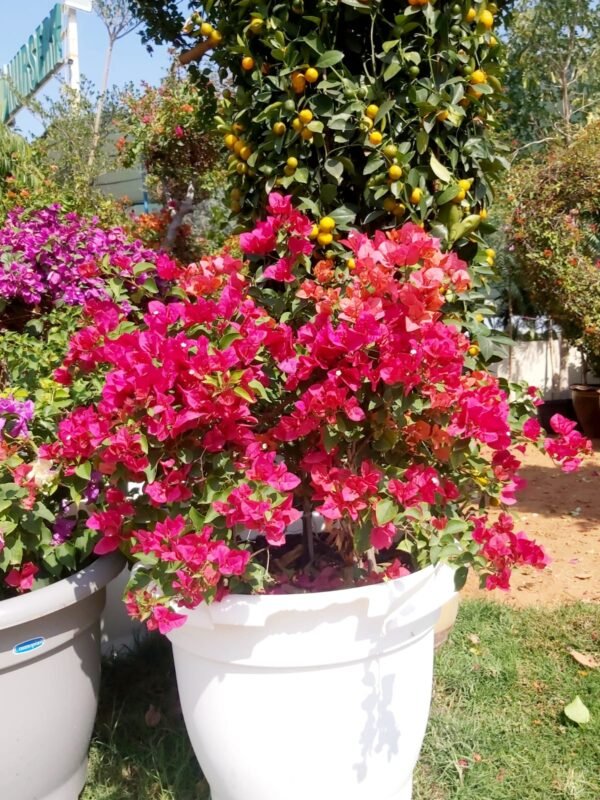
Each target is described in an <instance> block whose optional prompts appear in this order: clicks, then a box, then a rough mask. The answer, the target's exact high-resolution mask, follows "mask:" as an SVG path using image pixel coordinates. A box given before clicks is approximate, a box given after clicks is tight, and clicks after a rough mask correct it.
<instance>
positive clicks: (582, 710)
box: [564, 695, 592, 725]
mask: <svg viewBox="0 0 600 800" xmlns="http://www.w3.org/2000/svg"><path fill="white" fill-rule="evenodd" d="M564 712H565V716H566V717H567V718H568V719H570V720H571V722H575V723H576V724H577V725H587V724H588V722H589V721H590V720H591V718H592V717H591V714H590V712H589V709H588V708H587V706H586V705H585V704H584V702H583V700H582V699H581V697H579V695H577V697H576V698H575V699H574V700H573V701H572V702H571V703H569V704H568V705H566V706H565V708H564Z"/></svg>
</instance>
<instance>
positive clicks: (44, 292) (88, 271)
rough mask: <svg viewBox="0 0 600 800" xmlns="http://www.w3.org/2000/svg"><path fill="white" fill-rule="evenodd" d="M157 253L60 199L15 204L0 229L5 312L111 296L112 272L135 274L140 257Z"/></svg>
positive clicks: (0, 303) (0, 293) (0, 299)
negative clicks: (37, 205)
mask: <svg viewBox="0 0 600 800" xmlns="http://www.w3.org/2000/svg"><path fill="white" fill-rule="evenodd" d="M158 257H160V256H158ZM156 259H157V254H156V253H155V252H154V251H152V250H149V249H147V248H144V246H143V245H142V243H141V242H140V241H131V240H130V239H129V237H128V236H127V233H126V232H125V231H124V230H123V229H122V228H110V229H104V228H102V227H100V226H99V224H98V220H96V219H94V218H91V219H86V218H85V217H81V216H79V215H78V214H75V213H72V212H71V213H63V211H62V210H61V207H60V206H59V205H53V206H49V207H48V208H44V209H41V210H38V211H33V212H28V211H25V210H23V209H16V210H15V211H11V212H10V213H9V214H8V216H7V219H6V222H5V224H4V226H3V227H2V228H1V229H0V313H3V312H4V314H3V315H4V316H6V315H8V317H10V315H11V313H12V312H11V309H10V306H11V305H14V304H20V305H23V306H29V307H32V306H36V307H37V306H40V307H41V308H42V309H45V310H48V309H49V308H51V307H52V306H54V305H56V303H58V302H63V303H65V304H66V305H71V306H80V305H82V304H83V303H85V302H86V301H87V300H106V299H107V298H108V297H109V291H108V282H109V280H110V279H111V278H114V277H117V276H120V277H124V276H129V277H130V278H135V276H136V274H137V273H135V272H134V270H135V268H136V267H137V266H138V265H139V264H140V263H144V262H148V261H151V262H155V261H156ZM146 266H147V267H148V268H150V265H148V264H146ZM142 282H143V280H142ZM7 309H8V310H7Z"/></svg>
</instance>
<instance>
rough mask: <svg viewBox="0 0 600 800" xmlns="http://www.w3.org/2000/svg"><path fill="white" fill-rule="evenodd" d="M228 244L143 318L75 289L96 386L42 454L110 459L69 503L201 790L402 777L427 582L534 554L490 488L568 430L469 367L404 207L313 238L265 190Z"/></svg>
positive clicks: (91, 469) (425, 689) (571, 438)
mask: <svg viewBox="0 0 600 800" xmlns="http://www.w3.org/2000/svg"><path fill="white" fill-rule="evenodd" d="M332 222H333V221H330V220H329V219H328V218H325V219H324V220H321V221H320V224H321V227H324V226H329V227H331V225H332ZM240 243H241V247H242V249H243V251H244V252H245V254H246V257H245V258H244V259H243V260H238V259H234V258H232V257H231V256H228V255H227V254H223V255H220V256H216V257H211V258H204V259H202V260H200V261H199V262H198V263H197V264H192V265H189V266H187V267H179V268H173V269H172V270H171V272H170V274H169V277H170V278H171V279H172V281H173V288H172V293H171V296H170V297H168V298H166V301H165V300H164V299H163V300H154V301H151V302H149V304H148V306H147V310H146V313H145V314H144V316H143V320H141V321H140V320H132V319H131V317H130V316H128V315H127V313H126V311H125V310H124V309H123V308H120V309H119V308H118V307H117V306H116V305H115V306H113V307H111V308H110V309H109V308H107V307H103V308H101V309H100V308H96V309H91V311H92V316H91V319H90V326H91V328H90V330H92V331H94V336H93V337H89V336H86V335H85V332H84V333H83V334H82V336H81V339H80V340H79V342H75V343H72V346H71V349H70V353H69V358H68V364H67V368H68V369H67V370H63V371H62V372H61V380H63V381H65V382H68V381H69V380H77V379H78V376H79V374H80V371H81V369H83V370H84V371H86V370H89V369H90V364H93V365H94V369H96V370H99V371H100V372H101V374H102V375H103V387H102V391H101V397H100V400H99V401H98V402H96V403H91V404H88V405H85V406H81V407H78V408H76V409H74V410H72V411H71V412H70V413H69V415H68V416H67V417H66V418H65V419H64V420H63V421H62V422H61V423H60V425H59V430H58V438H57V440H56V441H55V442H54V443H52V444H49V445H47V446H45V447H44V448H43V450H42V457H43V458H44V459H46V460H48V461H49V462H51V463H52V464H53V465H55V468H56V469H58V470H60V471H61V474H64V475H71V476H72V475H76V476H81V477H80V479H81V480H84V479H86V477H87V480H89V481H91V480H93V477H92V476H94V475H103V476H105V478H106V480H105V481H104V482H103V484H102V486H101V487H100V492H99V495H98V497H97V498H96V500H95V501H94V509H93V512H92V513H91V515H90V516H89V517H88V519H87V526H88V529H91V530H93V531H95V532H98V534H99V538H98V540H97V544H96V545H95V549H96V552H98V553H109V552H113V551H114V552H116V551H118V550H120V551H121V552H123V553H124V554H126V555H127V557H128V558H129V559H130V560H131V561H132V562H133V563H134V565H135V566H134V569H133V572H132V577H131V580H130V584H129V589H128V593H127V597H126V602H127V606H128V608H129V611H130V613H131V614H132V615H134V616H135V617H137V618H139V619H141V620H143V621H145V622H146V624H147V625H148V627H149V628H150V629H158V630H159V631H161V632H162V633H164V634H166V635H167V636H168V637H169V638H170V639H171V641H172V643H173V648H174V655H175V663H176V668H177V681H178V687H179V692H180V696H181V702H182V707H183V712H184V716H185V720H186V725H187V729H188V732H189V735H190V738H191V741H192V744H193V746H194V749H195V752H196V754H197V756H198V759H199V761H200V764H201V767H202V769H203V771H204V773H205V775H206V777H207V779H208V782H209V784H210V787H211V797H212V800H276V798H277V800H278V799H279V798H280V797H281V796H282V795H285V797H286V800H300V798H306V797H308V796H310V797H313V798H316V800H325V798H331V797H344V798H353V799H355V800H363V798H364V800H367V798H372V797H390V798H391V797H393V798H397V800H410V797H411V793H412V788H411V787H412V773H413V769H414V766H415V763H416V760H417V758H418V753H419V749H420V746H421V742H422V739H423V735H424V732H425V727H426V723H427V717H428V709H429V703H430V697H431V681H432V662H433V627H434V624H435V621H436V619H437V616H438V614H439V610H440V608H441V606H442V605H443V604H444V603H445V602H446V601H447V600H449V599H450V598H452V596H453V595H454V593H455V592H456V591H457V589H458V588H460V586H461V585H462V584H463V583H464V580H465V578H466V575H467V571H468V569H469V568H473V569H475V570H477V571H478V572H479V573H480V575H481V579H482V582H483V584H484V585H485V586H487V587H488V588H490V589H492V588H495V587H499V588H502V589H506V588H508V586H509V578H510V572H511V569H512V568H513V567H514V566H515V565H520V564H527V565H530V566H533V567H535V568H539V569H542V568H543V567H544V566H545V565H546V564H547V563H548V558H547V555H546V553H545V552H544V550H543V549H542V548H541V547H540V546H539V545H537V544H536V543H535V542H533V541H531V540H530V539H529V538H528V537H527V536H526V535H525V534H524V533H522V532H519V531H518V530H517V529H516V528H515V523H514V521H513V520H512V518H511V517H510V516H509V515H508V513H506V512H505V510H502V507H504V506H507V505H510V504H512V503H513V502H514V493H515V491H516V489H517V488H518V485H519V478H518V470H519V466H520V463H521V459H522V454H523V452H524V450H525V447H526V445H527V444H528V443H534V444H536V445H538V446H540V447H541V448H543V449H545V450H546V452H548V453H549V454H550V455H551V456H552V457H553V458H554V459H555V460H556V461H558V462H559V463H560V464H561V465H562V467H563V469H567V470H571V469H575V468H576V467H577V466H578V463H579V457H580V454H581V453H583V452H585V451H587V450H588V449H589V443H588V442H587V441H586V440H585V439H583V437H581V436H580V434H578V433H577V432H576V431H574V430H573V427H574V423H569V422H568V421H566V420H564V419H562V418H560V417H556V418H554V419H553V427H554V429H555V431H556V432H557V434H558V436H557V437H556V438H546V439H544V438H542V436H541V430H540V427H539V424H538V423H537V421H536V419H535V408H536V403H537V402H538V401H537V397H536V393H535V391H534V390H530V391H529V392H523V394H522V395H521V396H518V397H513V399H512V400H509V396H508V393H507V391H506V390H505V389H504V388H502V385H501V383H500V381H499V380H498V379H497V378H496V377H494V376H493V375H491V374H490V373H488V372H487V371H485V370H484V369H482V368H481V366H480V364H479V361H478V359H477V354H478V347H477V343H476V342H475V341H473V340H472V339H469V338H468V337H467V336H466V335H465V333H464V332H463V330H462V329H461V324H460V322H459V320H458V319H457V318H454V317H452V316H451V315H450V316H447V315H446V316H445V315H444V314H443V312H442V309H443V307H444V303H445V302H446V299H447V297H448V296H449V295H455V296H460V295H461V293H463V292H465V291H467V290H468V288H469V285H470V281H471V278H470V275H469V272H468V270H467V268H466V264H465V263H464V262H463V261H461V260H460V259H459V258H458V257H457V256H456V254H454V253H444V252H442V250H441V249H440V245H439V242H438V241H437V240H436V239H434V238H432V237H431V236H430V235H429V234H427V233H425V232H424V231H423V230H422V228H421V227H419V226H417V225H414V224H410V223H409V224H406V225H404V226H403V227H401V228H399V229H396V230H393V231H389V232H387V233H383V232H377V233H375V235H374V236H373V237H369V236H367V235H365V234H363V233H360V232H357V231H350V232H349V233H348V235H347V236H346V237H345V238H342V239H340V241H339V246H340V252H341V256H340V257H336V258H331V259H329V258H323V257H321V256H320V254H319V251H318V249H317V248H316V246H315V240H314V224H313V222H312V220H309V219H308V218H307V217H306V216H305V215H303V214H302V213H300V212H298V211H297V210H296V209H295V208H294V206H293V204H292V200H291V198H290V197H285V196H282V195H280V194H277V193H272V194H271V195H270V197H269V200H268V215H267V216H266V219H264V220H262V221H261V222H259V223H258V224H257V225H256V227H255V228H254V230H252V231H251V232H249V233H246V234H244V235H242V237H241V242H240ZM90 339H91V343H90ZM84 341H85V342H86V345H85V347H84V346H83V344H82V343H83V342H84ZM132 482H135V483H137V484H139V485H140V492H139V494H138V495H137V496H136V497H133V498H131V499H126V497H125V496H126V493H127V487H128V486H129V485H130V484H131V483H132ZM487 505H492V506H499V507H500V508H499V511H498V513H490V512H489V511H488V510H486V506H487ZM300 754H301V757H302V763H303V767H302V769H300V770H299V769H298V768H297V767H298V757H299V755H300ZM282 787H283V788H282Z"/></svg>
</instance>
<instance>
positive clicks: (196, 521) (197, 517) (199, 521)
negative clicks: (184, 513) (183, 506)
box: [188, 508, 204, 531]
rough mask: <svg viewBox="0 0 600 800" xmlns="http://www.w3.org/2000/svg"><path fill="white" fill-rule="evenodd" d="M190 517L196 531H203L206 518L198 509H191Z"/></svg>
mask: <svg viewBox="0 0 600 800" xmlns="http://www.w3.org/2000/svg"><path fill="white" fill-rule="evenodd" d="M188 517H189V518H190V522H191V523H192V525H193V526H194V530H196V531H201V530H202V528H203V527H204V517H203V516H202V514H201V513H200V512H199V511H198V509H196V508H190V510H189V511H188Z"/></svg>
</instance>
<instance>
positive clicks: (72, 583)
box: [0, 553, 124, 630]
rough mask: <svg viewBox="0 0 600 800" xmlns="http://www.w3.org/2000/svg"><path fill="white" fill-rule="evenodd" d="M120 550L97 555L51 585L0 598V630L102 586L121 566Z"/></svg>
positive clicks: (56, 608) (82, 597)
mask: <svg viewBox="0 0 600 800" xmlns="http://www.w3.org/2000/svg"><path fill="white" fill-rule="evenodd" d="M123 565H124V559H123V556H122V555H121V554H120V553H111V554H110V555H108V556H100V557H99V558H97V559H96V560H95V561H94V562H93V563H92V564H90V565H89V566H87V567H84V568H83V569H81V570H79V571H78V572H75V573H74V574H73V575H69V576H68V577H67V578H63V579H62V580H60V581H57V582H56V583H52V584H50V586H44V587H42V588H41V589H36V590H35V591H32V592H28V593H27V594H23V595H20V596H19V597H10V598H8V599H7V600H1V601H0V630H6V629H8V628H13V627H15V626H17V625H23V624H25V623H27V622H31V621H32V620H34V619H39V618H40V617H45V616H48V615H49V614H53V613H55V612H57V611H61V610H62V609H63V608H68V607H69V606H72V605H74V604H75V603H78V602H80V601H81V600H85V598H86V597H89V596H90V595H92V594H94V593H95V592H98V591H100V589H103V588H104V587H105V586H106V585H107V584H108V583H110V581H112V579H113V578H115V577H116V576H117V575H118V574H119V572H121V570H122V569H123Z"/></svg>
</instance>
